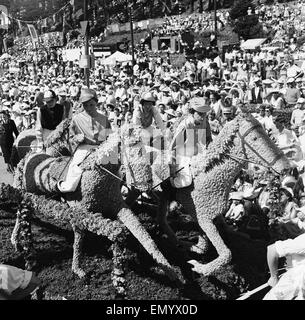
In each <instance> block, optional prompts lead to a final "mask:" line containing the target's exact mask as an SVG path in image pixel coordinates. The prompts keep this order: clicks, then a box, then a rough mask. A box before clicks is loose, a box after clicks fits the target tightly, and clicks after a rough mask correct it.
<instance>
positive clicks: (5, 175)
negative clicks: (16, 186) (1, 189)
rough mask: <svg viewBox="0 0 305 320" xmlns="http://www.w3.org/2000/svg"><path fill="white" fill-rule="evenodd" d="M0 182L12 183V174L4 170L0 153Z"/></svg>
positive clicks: (4, 165) (4, 166)
mask: <svg viewBox="0 0 305 320" xmlns="http://www.w3.org/2000/svg"><path fill="white" fill-rule="evenodd" d="M0 183H6V184H11V185H12V184H13V175H12V174H11V173H9V172H7V171H6V164H5V163H4V159H3V157H2V155H1V156H0Z"/></svg>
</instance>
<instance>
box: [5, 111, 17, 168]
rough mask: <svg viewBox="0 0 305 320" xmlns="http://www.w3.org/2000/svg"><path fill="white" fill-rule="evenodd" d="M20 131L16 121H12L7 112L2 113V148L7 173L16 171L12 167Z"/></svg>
mask: <svg viewBox="0 0 305 320" xmlns="http://www.w3.org/2000/svg"><path fill="white" fill-rule="evenodd" d="M18 134H19V132H18V130H17V127H16V124H15V122H14V120H12V119H10V116H9V113H8V112H7V111H3V110H2V111H1V112H0V146H1V151H2V155H3V158H4V162H5V163H6V165H7V171H8V172H11V173H13V171H14V169H13V167H12V165H11V154H12V147H13V143H14V135H15V138H17V137H18Z"/></svg>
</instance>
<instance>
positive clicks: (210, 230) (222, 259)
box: [188, 218, 232, 276]
mask: <svg viewBox="0 0 305 320" xmlns="http://www.w3.org/2000/svg"><path fill="white" fill-rule="evenodd" d="M198 222H199V225H200V227H201V228H202V230H203V231H204V232H205V234H206V235H207V237H208V239H209V240H210V241H211V242H212V244H213V246H214V247H215V249H216V251H217V253H218V258H216V259H215V260H213V261H211V262H209V263H207V264H201V263H199V262H197V261H196V260H190V261H188V263H190V264H192V265H193V268H192V270H193V271H195V272H197V273H200V274H203V275H205V276H209V275H211V274H213V273H214V272H215V271H217V270H218V269H219V268H220V267H222V266H223V265H225V264H226V263H228V262H230V260H231V258H232V254H231V251H230V250H229V248H228V247H227V246H226V245H225V243H224V241H223V240H222V238H221V236H220V234H219V232H218V230H217V228H216V226H215V225H214V223H213V221H212V220H209V219H207V218H200V219H198Z"/></svg>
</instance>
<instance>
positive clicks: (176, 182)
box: [162, 97, 212, 190]
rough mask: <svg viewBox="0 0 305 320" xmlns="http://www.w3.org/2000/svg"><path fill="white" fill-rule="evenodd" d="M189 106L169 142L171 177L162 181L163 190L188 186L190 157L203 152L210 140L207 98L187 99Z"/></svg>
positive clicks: (190, 175) (190, 173)
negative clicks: (185, 115)
mask: <svg viewBox="0 0 305 320" xmlns="http://www.w3.org/2000/svg"><path fill="white" fill-rule="evenodd" d="M189 106H190V110H189V115H188V117H187V118H186V119H185V120H183V121H182V122H181V123H180V124H179V126H178V128H177V130H176V133H175V135H174V137H173V140H172V142H171V144H170V148H169V150H170V152H171V161H170V171H171V177H170V179H169V180H166V181H165V182H163V184H162V188H163V190H170V189H172V187H174V188H185V187H188V186H190V185H191V184H192V181H193V177H192V172H191V169H190V163H191V159H192V157H193V156H195V155H197V154H198V153H201V152H205V147H206V146H207V145H208V144H209V143H210V142H211V141H212V137H211V130H210V126H209V122H208V120H207V113H208V112H209V111H210V105H209V103H208V101H207V99H206V98H201V97H194V98H192V99H191V100H190V101H189ZM177 171H179V172H178V173H177Z"/></svg>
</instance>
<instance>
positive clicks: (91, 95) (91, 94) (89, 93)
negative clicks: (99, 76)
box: [79, 88, 98, 103]
mask: <svg viewBox="0 0 305 320" xmlns="http://www.w3.org/2000/svg"><path fill="white" fill-rule="evenodd" d="M91 99H94V100H95V101H96V102H98V99H97V95H96V92H95V91H94V90H92V89H87V88H85V89H82V91H81V95H80V98H79V102H80V103H85V102H88V101H90V100H91Z"/></svg>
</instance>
